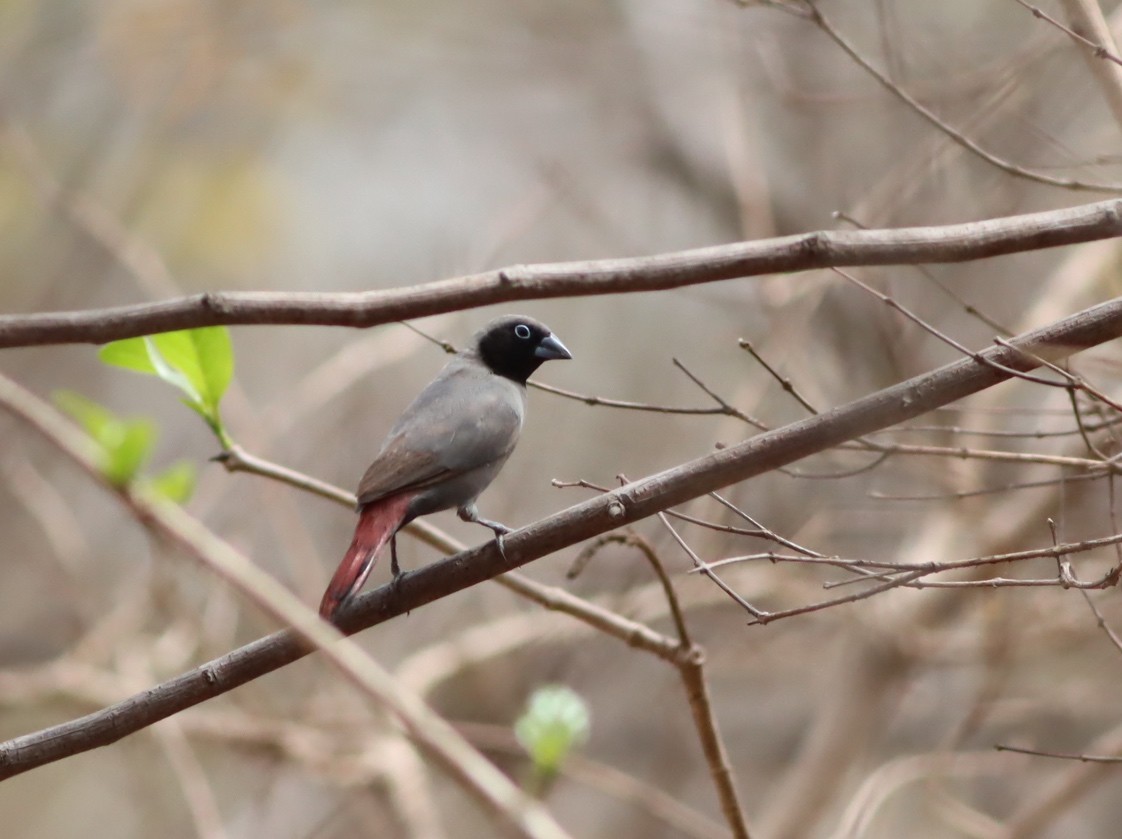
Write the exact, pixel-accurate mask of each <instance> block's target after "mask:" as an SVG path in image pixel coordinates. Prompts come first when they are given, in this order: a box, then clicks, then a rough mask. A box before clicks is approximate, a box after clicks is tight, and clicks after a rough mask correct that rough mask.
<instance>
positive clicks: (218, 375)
mask: <svg viewBox="0 0 1122 839" xmlns="http://www.w3.org/2000/svg"><path fill="white" fill-rule="evenodd" d="M99 356H100V358H101V360H102V361H104V362H105V363H106V364H112V365H115V366H117V367H124V368H125V369H127V370H135V371H137V372H139V373H147V374H149V375H153V376H158V377H159V378H161V379H163V380H164V381H165V382H167V383H168V384H170V385H172V386H173V387H175V388H177V389H178V390H179V391H180V392H181V393H183V395H184V400H183V401H184V402H185V403H186V404H187V406H188V407H190V408H192V409H193V410H195V411H197V412H198V413H199V415H200V416H202V418H203V419H204V420H205V421H206V423H207V424H208V425H209V426H210V427H211V429H213V431H214V432H215V434H217V435H218V437H219V439H220V440H222V442H223V444H224V445H229V435H228V434H227V433H226V430H225V428H224V427H223V425H222V418H221V415H220V413H219V410H218V404H219V402H221V401H222V396H223V394H225V393H226V388H227V387H229V385H230V381H231V380H232V379H233V376H234V351H233V346H232V344H231V342H230V333H229V331H228V330H227V329H226V327H224V326H207V327H201V328H199V329H184V330H180V331H178V332H162V333H160V334H158V335H146V336H143V337H140V338H127V339H125V340H123V341H114V342H113V343H111V344H106V345H105V346H104V347H102V349H101V351H100V353H99Z"/></svg>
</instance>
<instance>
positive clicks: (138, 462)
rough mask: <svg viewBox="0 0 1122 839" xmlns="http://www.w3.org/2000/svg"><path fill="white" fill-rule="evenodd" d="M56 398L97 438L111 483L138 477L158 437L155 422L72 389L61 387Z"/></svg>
mask: <svg viewBox="0 0 1122 839" xmlns="http://www.w3.org/2000/svg"><path fill="white" fill-rule="evenodd" d="M54 399H55V404H57V405H58V406H59V407H60V408H61V409H62V410H63V411H65V412H66V413H68V414H70V416H72V417H73V418H74V419H75V420H77V421H78V423H79V424H80V425H81V426H82V427H83V428H84V429H85V430H86V433H87V434H89V435H90V437H91V438H93V441H94V443H95V444H96V445H97V452H98V460H99V465H100V467H101V471H102V473H103V474H104V475H105V477H106V479H108V480H109V482H110V483H112V484H114V485H115V486H123V485H124V484H127V483H128V482H129V481H131V480H132V479H133V478H135V477H136V475H137V473H138V472H139V471H140V467H141V466H143V465H144V462H145V461H146V460H147V459H148V455H149V453H150V452H151V450H152V444H153V443H154V442H155V440H156V429H155V426H153V425H152V423H150V422H149V421H148V420H145V419H122V418H121V417H118V416H117V415H116V414H114V413H113V412H112V411H110V410H109V409H108V408H105V407H103V406H101V405H99V404H97V403H96V402H94V401H93V400H91V399H87V398H86V397H84V396H82V395H81V394H78V393H74V392H72V391H59V392H58V393H56V394H55V395H54Z"/></svg>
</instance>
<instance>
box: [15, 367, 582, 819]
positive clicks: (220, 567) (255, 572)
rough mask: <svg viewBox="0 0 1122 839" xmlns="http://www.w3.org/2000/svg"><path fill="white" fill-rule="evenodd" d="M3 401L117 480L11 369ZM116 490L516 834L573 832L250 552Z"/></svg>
mask: <svg viewBox="0 0 1122 839" xmlns="http://www.w3.org/2000/svg"><path fill="white" fill-rule="evenodd" d="M0 405H2V406H3V407H4V408H5V409H6V410H8V411H9V412H10V413H12V414H13V415H14V416H16V417H18V418H19V419H21V420H23V421H24V422H25V423H27V424H28V425H29V426H31V427H32V428H34V429H35V430H36V431H37V432H38V433H39V434H40V435H41V436H43V437H44V438H46V439H47V440H48V441H49V442H51V443H52V444H53V445H54V446H55V447H56V448H57V449H58V450H59V451H61V452H62V453H63V454H65V455H66V456H67V457H68V458H69V459H70V460H71V461H73V462H74V463H75V464H77V465H78V466H79V467H80V468H81V469H82V470H83V471H85V472H86V473H87V474H89V475H90V476H91V477H93V478H94V479H95V480H98V481H99V482H101V483H103V484H105V485H107V486H109V485H110V484H109V482H108V481H107V480H106V478H105V475H104V473H103V472H102V470H101V468H100V466H99V463H98V458H97V456H96V451H95V450H94V449H93V446H92V441H91V440H90V439H89V438H88V437H86V436H85V435H84V434H82V433H81V432H80V431H78V429H77V428H75V427H74V426H72V425H71V424H70V423H68V422H67V421H65V420H64V419H63V418H62V417H61V415H59V414H58V413H57V412H55V411H54V410H52V409H51V408H50V407H49V406H48V405H46V404H45V403H43V402H41V401H40V400H39V399H38V398H36V397H35V396H34V395H32V394H31V393H29V392H28V391H26V390H24V389H23V388H22V387H20V386H19V385H17V384H16V383H15V382H12V381H11V380H10V379H7V378H6V377H3V376H0ZM115 489H116V498H117V500H119V501H120V502H121V503H122V504H123V505H124V506H126V507H127V508H128V509H129V510H130V512H131V513H132V514H133V515H134V516H135V517H136V518H137V520H139V521H140V522H141V523H142V524H144V526H145V527H146V528H148V529H149V530H150V531H152V532H153V533H154V534H155V535H157V536H159V537H160V538H161V539H163V540H165V541H167V542H168V543H169V544H172V545H174V546H175V547H177V548H178V549H179V550H181V551H182V552H183V553H184V554H186V555H187V556H189V557H191V558H192V559H194V560H195V561H197V562H199V563H200V564H201V565H203V566H204V567H206V568H207V569H208V570H210V571H212V572H213V573H215V574H217V575H218V576H219V577H221V578H222V579H224V580H225V581H226V582H228V583H230V584H231V585H232V586H233V587H234V588H235V589H236V590H237V591H238V592H239V593H240V594H242V595H243V596H245V597H246V598H247V599H249V600H250V601H251V602H253V603H254V604H255V605H256V606H258V608H260V609H261V610H262V611H263V612H264V613H265V614H267V615H268V616H269V617H271V618H273V619H274V620H276V621H277V622H279V623H282V624H286V625H288V626H290V627H291V629H288V630H286V632H287V633H288V635H289V637H290V638H291V640H292V641H293V643H295V644H297V645H299V646H300V647H301V648H302V649H303V651H304V653H305V654H306V653H308V652H311V651H312V650H313V649H314V650H317V651H318V652H320V653H322V654H323V655H324V656H325V657H326V658H327V660H328V661H329V662H331V663H332V664H333V665H334V666H335V667H336V668H337V669H338V670H339V671H340V672H341V674H342V675H343V676H344V678H346V679H347V680H348V681H350V682H351V683H352V684H353V685H355V686H356V687H357V688H359V690H360V691H361V692H362V693H363V694H365V695H366V696H368V697H370V698H371V699H374V700H375V701H376V702H378V703H379V704H380V705H381V706H383V707H384V708H386V709H388V710H389V711H391V712H392V713H393V714H394V716H395V717H396V719H397V721H398V722H399V723H400V724H401V725H402V727H403V728H404V729H405V730H406V732H407V733H408V735H409V737H410V738H411V739H412V740H413V742H414V743H416V744H417V745H418V746H419V747H420V748H421V749H422V750H423V751H424V752H425V753H426V754H428V756H429V757H430V758H432V759H433V760H434V761H435V762H436V763H437V764H438V765H439V766H441V767H442V768H443V769H444V770H445V771H446V772H447V773H448V774H449V775H450V776H451V777H452V778H453V779H455V780H456V781H457V782H458V783H459V784H460V785H461V786H462V787H463V789H464V791H465V792H467V793H468V794H469V795H471V796H472V797H474V799H475V800H476V802H477V803H478V804H479V805H481V807H482V808H483V809H484V810H486V811H487V812H488V813H489V814H490V815H491V816H492V817H494V818H495V819H496V820H497V821H498V822H499V823H500V824H502V825H503V826H504V827H506V828H507V831H508V832H509V833H511V834H512V835H517V836H521V837H525V839H566V837H568V835H569V834H568V833H566V832H565V831H564V830H563V829H562V828H561V827H560V825H558V824H557V823H556V821H554V819H553V817H552V816H551V815H550V813H549V811H548V810H546V809H545V808H544V807H543V806H541V805H540V803H538V802H537V801H535V800H534V799H532V798H530V797H528V796H527V795H526V794H525V793H524V792H522V790H520V789H519V788H518V787H516V786H515V785H514V784H512V783H511V782H510V780H509V779H508V778H507V777H506V776H505V775H503V774H502V772H500V771H499V770H498V769H497V768H496V767H495V766H494V765H493V764H492V763H490V762H489V761H488V760H486V759H485V758H484V757H483V756H482V755H480V754H479V752H477V751H476V750H475V749H473V748H472V747H471V746H470V745H469V744H468V743H467V741H465V740H464V739H463V738H462V737H461V736H460V734H459V733H458V732H456V730H455V729H454V728H453V727H452V726H451V725H449V724H448V722H447V721H445V720H444V719H443V718H442V717H440V716H439V715H437V714H436V712H434V711H433V710H432V709H431V708H430V707H429V706H428V705H427V704H425V702H424V701H423V700H422V699H421V698H420V697H418V696H416V695H415V694H412V693H410V692H408V691H406V690H404V689H403V688H402V687H401V686H400V685H399V684H398V683H397V682H396V681H395V680H394V679H393V677H392V676H391V675H390V674H389V673H388V672H387V671H385V670H384V669H383V668H382V667H381V666H379V665H378V664H377V663H376V662H375V661H374V660H373V659H372V658H370V656H369V655H368V654H367V653H366V652H365V651H364V650H363V649H362V648H361V647H359V646H358V645H356V644H355V643H354V642H352V641H350V640H347V639H343V638H342V637H340V635H339V632H338V631H337V629H336V628H335V627H333V626H329V625H328V624H326V623H324V622H323V621H322V620H320V619H319V617H318V616H317V615H316V613H315V612H314V611H313V610H312V609H311V608H309V607H308V606H307V605H305V604H303V603H301V602H300V601H299V600H298V599H297V598H296V596H295V595H293V594H292V593H291V592H290V591H289V590H288V589H286V588H285V587H284V586H282V585H281V584H280V583H279V582H277V581H276V580H275V579H274V578H273V577H271V576H269V575H268V574H266V573H265V572H264V571H262V570H260V569H259V568H258V567H257V566H256V565H254V564H253V562H252V561H250V560H249V559H248V558H247V557H246V556H244V555H243V554H241V553H240V552H238V551H237V550H235V549H234V548H232V547H231V546H230V545H229V544H227V543H226V542H224V541H222V540H221V539H219V538H218V537H217V536H215V535H214V534H213V533H211V531H209V530H208V529H207V528H206V527H205V526H204V525H203V524H202V523H201V522H199V521H198V520H197V519H194V518H192V517H191V516H190V515H189V514H188V513H187V512H186V511H184V510H183V508H181V507H179V506H178V505H175V504H172V503H170V502H168V501H165V500H162V499H160V498H159V497H157V496H150V495H147V494H145V492H144V491H143V489H139V490H137V489H134V488H133V487H132V486H129V485H125V486H117V487H115ZM142 695H143V694H142ZM89 734H90V732H86V735H84V738H83V740H82V741H79V742H82V743H83V745H84V748H81V749H72V750H71V752H70V753H71V754H74V753H76V752H77V751H84V750H86V749H88V748H91V747H92V746H95V745H97V743H96V742H94V741H93V740H90V741H89V742H88V743H86V742H85V741H84V740H85V736H88V735H89ZM31 739H33V738H31ZM72 745H73V744H72ZM42 751H47V752H50V751H51V748H50V746H49V745H46V744H37V743H35V742H25V743H24V744H23V745H22V746H20V747H17V749H16V750H15V752H16V754H17V755H19V756H22V757H23V758H25V759H27V758H30V759H31V760H36V759H37V756H38V755H39V753H40V752H42ZM7 768H8V765H7V761H6V759H5V757H0V778H4V777H7V774H8V773H7V771H6V770H7Z"/></svg>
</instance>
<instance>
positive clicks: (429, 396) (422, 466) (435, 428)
mask: <svg viewBox="0 0 1122 839" xmlns="http://www.w3.org/2000/svg"><path fill="white" fill-rule="evenodd" d="M572 357H573V356H572V354H571V353H570V352H569V351H568V349H566V348H565V345H564V344H562V343H561V342H560V341H559V340H558V339H557V338H556V337H554V335H553V333H552V332H550V331H549V328H548V327H547V326H546V325H545V324H543V323H540V322H538V321H536V320H534V319H533V318H529V317H524V316H522V315H508V316H506V317H501V318H498V319H497V320H493V321H491V323H489V324H487V325H486V326H485V327H483V329H481V330H480V331H479V332H477V333H476V334H475V336H474V337H473V338H472V341H471V344H470V345H469V346H468V347H467V348H466V349H463V350H461V351H460V352H458V353H456V355H454V356H453V357H452V360H451V361H449V362H448V364H447V365H446V366H445V367H444V369H443V370H441V371H440V374H439V375H438V376H437V377H436V378H435V379H434V380H433V381H432V382H431V383H430V384H429V385H428V386H427V387H426V388H425V389H424V390H422V391H421V392H420V394H419V395H418V396H417V398H416V399H414V400H413V403H412V404H411V405H410V406H409V407H408V408H406V409H405V412H404V413H403V414H402V415H401V417H400V418H399V419H398V420H397V422H396V423H394V426H393V428H391V429H390V433H389V436H388V437H387V438H386V441H385V442H384V443H383V444H382V448H381V450H380V451H379V452H378V456H377V457H376V458H375V459H374V462H373V463H372V464H370V468H369V469H367V470H366V474H365V475H363V476H362V481H361V482H360V483H359V485H358V511H359V518H358V525H357V526H356V527H355V535H354V539H353V540H352V541H351V546H350V548H349V549H348V550H347V553H346V556H344V557H343V561H342V562H340V563H339V567H338V568H337V569H336V571H335V576H334V577H332V578H331V583H330V584H329V585H328V586H327V591H325V592H324V594H323V600H322V602H321V603H320V607H319V613H320V615H322V616H323V617H324V618H330V617H331V616H332V615H334V614H335V612H336V610H337V609H338V608H339V606H340V605H342V604H343V603H344V602H345V601H346V600H347V599H348V598H350V597H352V596H353V595H354V594H355V593H356V592H357V591H358V590H359V589H361V588H362V585H363V583H365V582H366V578H367V576H368V575H369V574H370V570H371V569H372V568H373V567H374V562H375V560H376V559H377V556H378V552H379V551H381V550H382V548H384V547H385V545H386V543H387V542H390V543H391V545H390V547H391V552H392V565H391V568H392V571H393V575H394V577H395V578H396V577H397V575H398V574H399V573H400V571H399V569H398V565H397V554H396V550H395V548H396V544H395V541H394V540H395V537H396V535H397V532H398V531H399V530H400V529H401V528H403V527H404V526H405V525H407V524H408V523H409V522H411V521H412V520H413V519H415V518H417V517H418V516H425V515H428V514H429V513H436V512H439V511H441V510H450V509H452V508H455V509H456V511H457V513H458V514H459V516H460V518H461V519H463V520H464V521H470V522H476V523H477V524H482V525H484V526H485V527H489V528H491V530H492V531H494V533H495V537H496V538H497V539H498V540H499V547H500V549H501V548H502V535H503V534H504V533H508V532H509V530H510V528H508V527H506V526H505V525H502V524H499V523H498V522H496V521H490V520H488V519H485V518H483V517H482V516H480V515H479V511H478V510H477V509H476V507H475V499H476V498H478V497H479V494H480V493H481V492H483V490H485V489H486V488H487V486H488V485H489V484H490V483H491V481H493V480H494V478H495V476H496V475H497V474H498V473H499V470H500V469H502V468H503V464H504V463H506V460H507V458H508V457H510V453H511V452H512V451H514V445H515V443H517V442H518V435H519V433H520V432H521V431H522V420H523V417H524V416H525V414H526V380H527V379H528V378H529V377H530V375H531V374H532V373H533V372H534V371H535V370H537V369H538V367H539V366H540V365H541V364H543V363H544V362H546V361H549V360H550V359H560V358H572Z"/></svg>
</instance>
